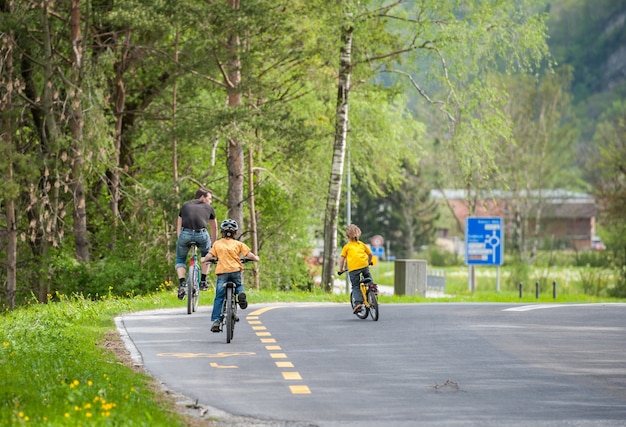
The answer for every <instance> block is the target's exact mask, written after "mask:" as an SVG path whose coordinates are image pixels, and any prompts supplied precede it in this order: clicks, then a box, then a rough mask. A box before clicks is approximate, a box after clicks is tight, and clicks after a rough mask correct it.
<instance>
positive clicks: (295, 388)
mask: <svg viewBox="0 0 626 427" xmlns="http://www.w3.org/2000/svg"><path fill="white" fill-rule="evenodd" d="M289 389H290V390H291V393H292V394H311V390H309V388H308V387H307V386H305V385H290V386H289Z"/></svg>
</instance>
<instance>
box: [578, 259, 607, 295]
mask: <svg viewBox="0 0 626 427" xmlns="http://www.w3.org/2000/svg"><path fill="white" fill-rule="evenodd" d="M579 275H580V283H581V286H582V290H583V292H584V293H585V295H593V296H606V295H607V290H608V289H609V287H610V283H611V279H612V278H613V275H612V274H611V273H610V272H609V271H607V270H603V269H599V268H593V267H589V266H587V267H583V268H582V269H581V270H580V271H579Z"/></svg>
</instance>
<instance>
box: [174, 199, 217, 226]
mask: <svg viewBox="0 0 626 427" xmlns="http://www.w3.org/2000/svg"><path fill="white" fill-rule="evenodd" d="M178 216H180V217H181V218H182V227H183V228H188V229H190V230H200V229H201V228H206V226H207V223H208V222H209V220H210V219H215V218H216V217H215V210H214V209H213V206H211V205H209V204H206V203H204V202H203V201H202V200H199V199H196V200H191V201H189V202H186V203H185V204H184V205H183V207H182V208H180V213H179V214H178Z"/></svg>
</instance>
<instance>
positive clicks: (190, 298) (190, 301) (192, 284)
mask: <svg viewBox="0 0 626 427" xmlns="http://www.w3.org/2000/svg"><path fill="white" fill-rule="evenodd" d="M197 280H198V278H197V277H196V272H195V267H194V265H193V261H192V263H191V265H190V266H189V270H187V314H191V313H193V312H194V311H195V309H194V298H197V297H194V294H195V293H196V292H195V291H196V286H197V285H196V282H197Z"/></svg>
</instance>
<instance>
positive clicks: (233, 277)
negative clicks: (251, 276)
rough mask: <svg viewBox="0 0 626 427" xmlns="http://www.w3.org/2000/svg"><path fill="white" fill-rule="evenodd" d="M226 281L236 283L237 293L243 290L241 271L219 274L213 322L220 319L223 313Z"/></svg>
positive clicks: (212, 314) (212, 315)
mask: <svg viewBox="0 0 626 427" xmlns="http://www.w3.org/2000/svg"><path fill="white" fill-rule="evenodd" d="M226 282H233V283H234V284H235V286H236V288H235V295H239V294H240V293H241V292H243V283H242V281H241V271H233V272H232V273H222V274H218V275H217V281H216V283H215V300H214V301H213V312H212V313H211V321H212V322H213V321H215V320H217V319H219V318H220V314H222V305H224V298H226V288H225V287H224V285H225V284H226Z"/></svg>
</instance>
